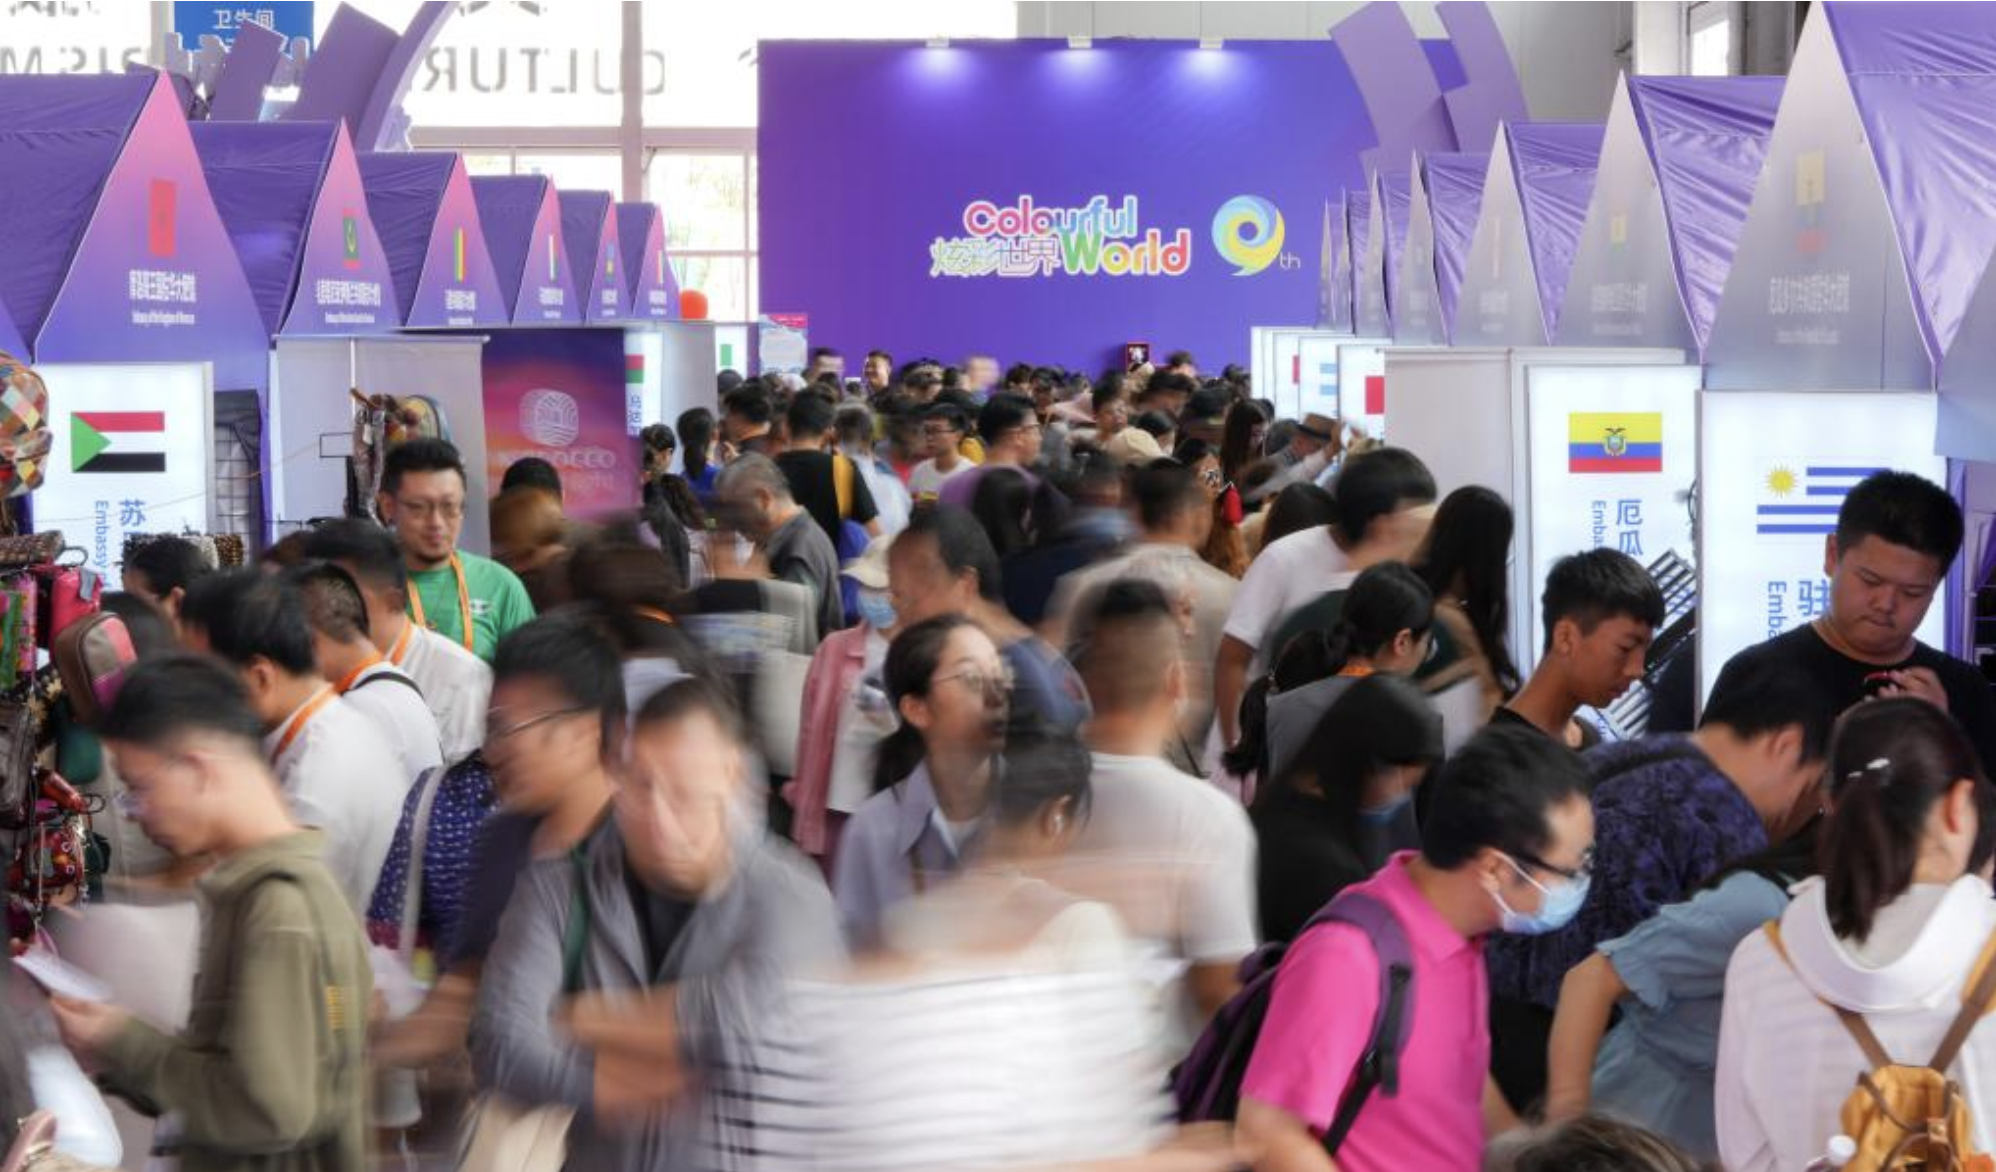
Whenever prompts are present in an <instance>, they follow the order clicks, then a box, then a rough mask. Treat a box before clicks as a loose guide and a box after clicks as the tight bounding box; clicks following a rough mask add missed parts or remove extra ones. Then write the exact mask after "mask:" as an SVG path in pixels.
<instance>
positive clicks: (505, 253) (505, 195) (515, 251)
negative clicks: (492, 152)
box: [471, 175, 548, 317]
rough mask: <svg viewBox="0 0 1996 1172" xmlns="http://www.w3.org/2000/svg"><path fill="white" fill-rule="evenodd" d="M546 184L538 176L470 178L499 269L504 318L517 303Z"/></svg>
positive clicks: (479, 217)
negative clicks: (504, 299)
mask: <svg viewBox="0 0 1996 1172" xmlns="http://www.w3.org/2000/svg"><path fill="white" fill-rule="evenodd" d="M547 186H548V181H547V180H546V179H545V178H543V177H542V176H539V175H473V176H472V177H471V193H472V195H473V196H475V197H476V198H477V200H478V219H479V221H480V222H481V223H483V224H484V225H485V247H486V249H487V251H489V252H491V254H492V267H493V268H495V269H497V270H499V291H500V292H501V293H504V294H505V295H506V313H507V316H508V317H510V316H511V315H512V313H513V307H514V306H515V305H517V304H518V303H519V297H520V278H521V277H522V276H523V275H524V274H525V273H526V267H527V252H528V250H529V249H530V248H532V247H533V242H534V218H535V217H536V216H538V215H540V214H541V197H542V196H543V195H545V194H546V192H547Z"/></svg>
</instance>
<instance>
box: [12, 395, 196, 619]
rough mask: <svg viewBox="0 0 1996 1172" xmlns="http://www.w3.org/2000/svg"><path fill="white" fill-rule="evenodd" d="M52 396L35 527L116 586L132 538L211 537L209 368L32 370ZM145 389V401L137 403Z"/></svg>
mask: <svg viewBox="0 0 1996 1172" xmlns="http://www.w3.org/2000/svg"><path fill="white" fill-rule="evenodd" d="M36 369H37V371H38V373H40V375H41V376H42V380H43V381H44V382H46V383H47V384H48V388H49V431H50V433H51V435H52V437H53V439H54V443H53V445H52V446H51V448H50V450H49V458H48V464H47V469H48V471H47V473H46V476H45V478H44V479H43V481H42V486H41V488H40V489H38V490H36V492H35V494H34V496H33V497H32V498H30V499H31V500H32V501H33V507H34V520H35V527H36V528H38V529H60V530H62V533H63V536H64V537H65V538H66V539H67V540H68V542H69V544H71V545H74V546H77V547H79V548H81V549H82V550H84V552H85V553H87V554H88V555H89V559H90V564H91V565H92V566H94V567H96V568H97V569H98V570H100V571H102V572H104V573H105V574H108V575H110V576H111V577H112V580H113V581H115V580H116V577H117V574H118V573H119V571H120V569H121V568H122V566H123V565H124V560H125V558H124V549H125V535H126V534H128V533H179V532H181V531H183V530H189V531H193V532H196V533H206V532H208V531H209V527H210V517H209V503H210V501H209V498H210V494H211V488H210V485H211V482H212V476H213V472H214V468H213V464H214V446H215V434H214V423H213V417H212V416H211V414H210V403H211V401H212V398H213V387H212V382H211V377H210V374H209V368H208V367H207V366H206V365H205V364H196V363H164V362H162V363H142V364H141V363H119V364H117V365H102V366H98V365H83V364H78V365H74V366H71V365H65V364H61V363H49V364H45V365H43V366H40V367H37V368H36ZM134 386H143V387H144V388H145V395H144V401H143V402H142V403H141V402H137V401H135V400H134V398H133V395H132V388H133V387H134Z"/></svg>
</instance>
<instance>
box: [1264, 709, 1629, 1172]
mask: <svg viewBox="0 0 1996 1172" xmlns="http://www.w3.org/2000/svg"><path fill="white" fill-rule="evenodd" d="M1429 784H1430V785H1432V786H1434V792H1433V794H1432V797H1431V800H1430V804H1429V809H1428V816H1427V818H1426V820H1425V821H1424V822H1423V825H1422V828H1421V832H1422V846H1421V850H1420V851H1418V852H1413V851H1409V852H1404V853H1402V854H1399V855H1395V856H1394V857H1393V858H1392V860H1391V861H1389V862H1388V863H1387V864H1386V866H1385V867H1384V868H1382V869H1381V870H1380V872H1379V874H1377V875H1375V876H1374V877H1373V878H1372V879H1370V880H1368V881H1366V882H1365V883H1362V884H1360V885H1358V886H1357V887H1354V888H1349V889H1348V890H1349V891H1353V892H1358V893H1362V894H1364V895H1366V896H1369V897H1371V898H1372V899H1373V900H1375V901H1376V902H1378V903H1380V904H1383V905H1385V907H1386V910H1387V911H1389V912H1390V913H1391V914H1392V915H1393V917H1394V919H1395V920H1396V921H1397V922H1398V924H1399V927H1400V929H1401V931H1402V932H1403V933H1404V934H1405V936H1406V938H1407V942H1408V950H1409V952H1410V954H1411V957H1412V960H1413V984H1412V997H1411V1001H1410V1002H1409V1003H1408V1005H1407V1006H1406V1007H1405V1012H1406V1013H1407V1014H1409V1015H1410V1016H1411V1018H1412V1024H1411V1026H1410V1028H1409V1033H1408V1035H1407V1042H1406V1045H1405V1046H1404V1047H1402V1048H1401V1050H1400V1053H1399V1072H1398V1073H1399V1088H1398V1091H1397V1092H1396V1093H1391V1094H1389V1093H1387V1092H1386V1090H1385V1089H1383V1088H1382V1089H1379V1090H1375V1091H1374V1092H1373V1093H1372V1095H1371V1097H1370V1098H1369V1099H1367V1100H1366V1102H1365V1105H1364V1109H1363V1110H1361V1111H1360V1112H1359V1113H1358V1116H1357V1119H1356V1121H1355V1122H1354V1124H1353V1125H1352V1128H1351V1131H1350V1132H1349V1133H1348V1134H1347V1135H1346V1136H1345V1137H1344V1140H1343V1143H1342V1144H1341V1146H1340V1147H1339V1148H1338V1150H1337V1153H1336V1155H1335V1157H1333V1156H1332V1155H1331V1154H1330V1153H1328V1152H1326V1151H1325V1149H1324V1141H1323V1135H1324V1133H1325V1132H1326V1131H1328V1130H1329V1129H1330V1126H1331V1123H1332V1121H1333V1120H1334V1119H1335V1118H1336V1117H1337V1115H1338V1112H1339V1107H1340V1106H1341V1103H1342V1100H1343V1098H1344V1095H1345V1093H1346V1089H1347V1087H1348V1086H1349V1085H1350V1083H1351V1081H1352V1077H1353V1074H1354V1073H1355V1072H1356V1070H1357V1068H1358V1065H1359V1063H1360V1061H1361V1060H1362V1059H1363V1058H1364V1056H1365V1054H1366V1050H1367V1046H1368V1043H1369V1042H1370V1040H1371V1038H1372V1034H1373V1027H1374V1018H1375V1016H1376V1015H1377V1014H1378V1013H1379V1012H1380V1010H1381V1006H1380V1004H1379V1000H1380V998H1379V988H1380V972H1379V964H1380V960H1379V954H1378V952H1377V951H1376V949H1375V947H1374V945H1373V943H1372V941H1371V940H1370V939H1369V938H1368V936H1367V934H1366V933H1365V932H1364V931H1363V930H1362V929H1359V928H1357V927H1354V926H1351V925H1348V924H1344V923H1340V922H1331V923H1325V924H1320V925H1318V926H1316V927H1314V928H1310V929H1308V930H1307V931H1305V932H1304V933H1303V934H1302V935H1300V936H1298V937H1297V938H1296V941H1295V943H1293V944H1291V945H1290V946H1289V951H1288V953H1287V954H1286V955H1285V956H1284V957H1283V959H1282V965H1281V967H1280V968H1279V969H1278V970H1277V971H1276V977H1275V991H1274V995H1273V998H1272V1000H1271V1001H1270V1003H1269V1007H1268V1016H1267V1018H1266V1019H1265V1020H1264V1022H1263V1023H1262V1027H1261V1033H1260V1036H1259V1038H1258V1039H1257V1041H1256V1043H1255V1050H1254V1057H1253V1058H1252V1059H1251V1060H1250V1061H1249V1063H1248V1068H1247V1075H1246V1077H1245V1078H1244V1079H1243V1081H1242V1083H1241V1106H1240V1116H1239V1134H1240V1137H1241V1139H1242V1140H1243V1143H1244V1147H1245V1149H1246V1150H1247V1151H1249V1152H1252V1153H1255V1164H1254V1167H1255V1169H1256V1172H1327V1170H1336V1169H1343V1170H1344V1172H1402V1170H1404V1169H1413V1168H1419V1169H1422V1170H1423V1172H1476V1170H1477V1169H1480V1168H1481V1167H1482V1165H1483V1153H1484V1148H1485V1145H1486V1140H1487V1138H1488V1137H1490V1136H1494V1135H1497V1134H1500V1133H1502V1132H1503V1131H1505V1130H1508V1129H1509V1128H1511V1127H1514V1126H1515V1125H1516V1123H1517V1120H1516V1119H1515V1118H1514V1117H1513V1116H1512V1115H1511V1113H1510V1112H1509V1111H1508V1110H1507V1109H1506V1107H1505V1105H1504V1103H1503V1100H1502V1098H1501V1096H1500V1095H1498V1093H1497V1091H1496V1088H1495V1087H1494V1086H1493V1085H1492V1084H1491V1080H1490V1076H1489V1073H1488V1072H1489V1056H1490V1035H1489V1033H1488V1029H1487V1026H1486V1021H1485V1004H1486V1001H1487V999H1488V996H1489V992H1488V983H1487V977H1486V975H1485V972H1484V966H1483V948H1482V944H1483V941H1484V939H1485V938H1486V937H1488V936H1490V935H1491V934H1492V933H1497V932H1511V933H1530V932H1540V931H1546V930H1548V929H1550V928H1553V927H1557V926H1559V925H1561V924H1563V923H1565V922H1566V921H1567V920H1568V919H1570V918H1571V916H1572V913H1573V912H1574V910H1576V909H1577V908H1578V907H1579V906H1580V902H1581V900H1582V899H1584V898H1585V895H1586V890H1587V883H1588V879H1589V875H1590V873H1591V871H1592V869H1593V856H1594V849H1593V848H1594V816H1593V811H1592V810H1591V808H1590V807H1589V806H1588V803H1587V776H1586V771H1585V769H1584V768H1583V767H1582V765H1581V763H1580V759H1579V758H1578V757H1576V756H1574V755H1573V754H1571V753H1568V752H1566V751H1565V750H1563V749H1561V748H1560V747H1559V746H1557V745H1555V744H1553V743H1552V742H1551V741H1550V740H1548V739H1546V738H1545V737H1542V736H1539V735H1537V734H1535V733H1531V732H1528V731H1523V730H1519V729H1512V728H1490V729H1485V730H1483V731H1482V732H1480V733H1478V734H1477V735H1476V736H1474V737H1472V738H1471V739H1470V741H1469V743H1468V744H1466V745H1464V746H1463V747H1462V749H1460V750H1459V751H1458V752H1457V753H1456V755H1455V756H1453V757H1450V758H1449V760H1448V762H1447V764H1445V765H1444V766H1443V767H1442V769H1441V771H1440V773H1439V774H1437V776H1436V778H1435V780H1434V781H1432V782H1430V783H1429Z"/></svg>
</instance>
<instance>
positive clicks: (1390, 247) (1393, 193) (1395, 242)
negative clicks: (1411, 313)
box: [1372, 171, 1414, 321]
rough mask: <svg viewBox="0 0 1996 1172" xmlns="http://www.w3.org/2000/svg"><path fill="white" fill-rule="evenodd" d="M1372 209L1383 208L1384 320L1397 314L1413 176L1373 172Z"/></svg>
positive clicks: (1381, 261) (1410, 207)
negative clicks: (1401, 261)
mask: <svg viewBox="0 0 1996 1172" xmlns="http://www.w3.org/2000/svg"><path fill="white" fill-rule="evenodd" d="M1372 179H1373V188H1372V194H1373V204H1372V206H1373V207H1374V208H1379V209H1383V210H1384V211H1385V215H1384V216H1383V217H1381V219H1383V221H1384V224H1385V228H1386V236H1385V239H1384V241H1383V244H1384V248H1383V249H1382V250H1381V252H1380V270H1379V279H1380V282H1381V283H1382V284H1383V285H1384V286H1385V289H1386V317H1387V319H1388V320H1389V321H1391V320H1392V319H1393V318H1396V317H1398V316H1399V314H1400V301H1399V294H1400V257H1401V254H1402V253H1404V252H1405V251H1406V249H1407V223H1408V220H1409V219H1410V218H1411V217H1412V215H1413V203H1414V196H1413V182H1414V181H1413V175H1412V174H1411V173H1410V172H1407V171H1375V172H1373V176H1372Z"/></svg>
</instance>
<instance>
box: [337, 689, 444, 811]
mask: <svg viewBox="0 0 1996 1172" xmlns="http://www.w3.org/2000/svg"><path fill="white" fill-rule="evenodd" d="M340 698H341V699H342V700H345V701H346V702H347V703H348V704H350V705H352V706H353V709H354V711H356V712H358V713H360V714H361V715H363V716H365V717H367V718H368V719H369V720H370V721H372V722H373V724H374V727H375V728H376V729H378V730H379V731H380V733H381V735H382V736H384V737H386V738H388V745H389V747H390V748H391V749H393V750H395V756H396V759H397V760H399V761H401V762H402V772H403V773H405V774H406V775H408V778H409V783H410V784H411V785H414V784H415V781H416V779H417V778H419V777H421V776H422V775H423V774H424V773H426V772H428V771H429V770H431V769H434V768H436V767H437V766H439V765H442V764H443V763H444V751H443V735H442V734H441V733H439V732H438V731H437V717H436V714H435V713H433V712H431V711H430V705H429V701H427V700H425V699H424V698H423V693H422V688H421V685H419V684H417V683H416V681H415V680H414V679H411V678H410V676H409V674H408V673H407V672H405V671H403V670H402V669H401V668H399V667H396V666H395V665H394V664H392V663H389V662H388V661H387V660H385V659H384V660H382V661H381V662H380V663H375V664H371V665H369V666H368V667H366V668H364V669H362V671H361V673H360V674H359V675H358V676H356V677H354V681H353V683H352V684H351V685H349V686H348V688H347V690H346V691H345V692H343V693H341V694H340Z"/></svg>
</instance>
